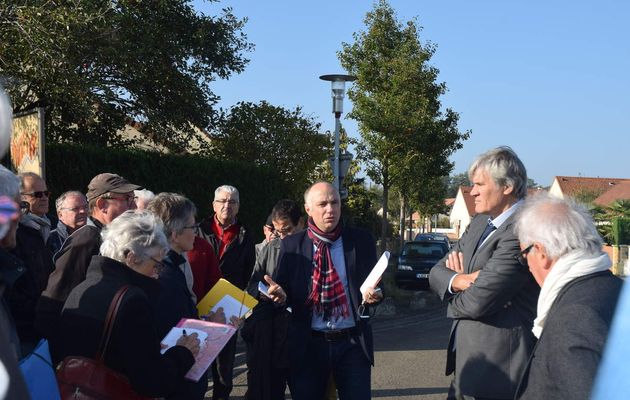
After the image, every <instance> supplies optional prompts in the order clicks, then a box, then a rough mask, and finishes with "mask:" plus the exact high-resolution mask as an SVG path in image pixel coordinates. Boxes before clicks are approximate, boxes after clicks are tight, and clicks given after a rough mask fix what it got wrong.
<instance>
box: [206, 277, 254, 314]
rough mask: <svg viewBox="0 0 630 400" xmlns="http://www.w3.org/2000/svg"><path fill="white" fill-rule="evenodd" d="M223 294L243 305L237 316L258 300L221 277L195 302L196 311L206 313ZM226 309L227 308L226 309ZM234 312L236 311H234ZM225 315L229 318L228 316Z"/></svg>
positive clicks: (221, 298)
mask: <svg viewBox="0 0 630 400" xmlns="http://www.w3.org/2000/svg"><path fill="white" fill-rule="evenodd" d="M225 296H230V297H232V298H233V299H232V302H234V301H236V302H238V303H239V304H242V305H243V306H245V307H241V310H239V311H238V312H237V313H238V314H239V315H237V316H238V317H242V316H243V315H244V314H245V313H246V312H247V311H248V310H251V309H252V308H254V307H255V306H256V304H258V300H256V299H255V298H253V297H252V296H251V295H249V294H248V293H247V292H245V291H244V290H241V289H239V288H238V287H236V286H234V285H233V284H231V283H230V282H229V281H227V280H225V279H223V278H221V279H219V281H218V282H217V283H216V284H215V285H214V286H213V287H212V289H210V291H209V292H208V293H207V294H206V295H205V296H204V297H203V299H201V301H200V302H199V303H197V311H198V312H199V315H206V314H208V312H210V310H212V308H213V307H214V306H215V305H216V304H217V303H219V302H220V301H221V300H223V298H224V297H225ZM226 311H227V310H226ZM235 314H236V313H235ZM226 316H227V318H228V321H229V320H230V319H229V316H228V315H227V312H226Z"/></svg>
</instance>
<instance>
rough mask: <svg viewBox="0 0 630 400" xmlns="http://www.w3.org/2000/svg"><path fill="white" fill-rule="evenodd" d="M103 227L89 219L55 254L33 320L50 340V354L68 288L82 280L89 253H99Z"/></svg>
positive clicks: (73, 286) (92, 254)
mask: <svg viewBox="0 0 630 400" xmlns="http://www.w3.org/2000/svg"><path fill="white" fill-rule="evenodd" d="M102 228H103V224H101V223H100V222H99V221H97V220H95V219H93V218H91V217H90V218H88V223H87V224H86V225H84V226H82V227H81V228H79V229H77V230H76V231H74V232H72V234H71V235H70V236H68V239H66V241H65V242H64V244H63V246H62V248H61V250H59V251H58V252H57V253H56V254H55V270H54V271H53V272H52V273H51V274H50V277H49V278H48V285H47V286H46V289H45V290H44V292H43V293H42V296H41V297H40V299H39V302H38V304H37V315H36V320H35V326H36V328H37V329H38V330H39V331H40V332H41V333H42V334H43V335H44V337H46V338H48V339H49V342H50V350H51V353H54V347H55V345H56V341H57V338H55V332H54V328H55V327H56V326H57V325H58V323H59V314H60V313H61V308H62V307H63V303H64V302H65V301H66V299H67V298H68V295H69V294H70V291H72V289H74V288H75V286H77V285H78V284H79V283H81V282H83V280H84V279H85V274H86V271H87V268H88V265H89V263H90V260H91V259H92V256H95V255H97V254H98V253H99V251H100V247H101V229H102Z"/></svg>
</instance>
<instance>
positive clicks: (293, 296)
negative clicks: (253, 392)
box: [265, 182, 383, 400]
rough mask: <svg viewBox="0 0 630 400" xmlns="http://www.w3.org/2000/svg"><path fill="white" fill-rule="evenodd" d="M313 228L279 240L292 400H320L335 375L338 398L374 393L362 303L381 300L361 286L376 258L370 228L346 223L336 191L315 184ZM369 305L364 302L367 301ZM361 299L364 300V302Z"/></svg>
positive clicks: (278, 287)
mask: <svg viewBox="0 0 630 400" xmlns="http://www.w3.org/2000/svg"><path fill="white" fill-rule="evenodd" d="M304 201H305V205H304V207H305V209H306V213H307V214H308V216H309V219H308V229H306V230H304V231H301V232H298V233H295V234H293V235H291V236H288V237H286V238H285V239H283V240H282V243H281V245H280V256H279V262H278V267H277V269H276V271H275V279H276V281H277V283H276V282H274V281H273V280H271V278H270V277H269V276H266V277H265V279H266V280H267V282H268V283H269V284H270V287H269V293H270V294H271V296H272V299H273V300H274V301H276V302H279V303H285V302H286V304H287V305H288V306H289V307H291V309H292V313H293V315H292V318H291V320H290V322H289V335H288V338H289V339H288V340H289V344H288V347H289V362H290V370H289V389H290V390H291V396H292V398H293V399H295V400H305V399H313V400H321V399H322V398H324V392H325V390H326V384H327V382H328V378H329V376H330V375H331V374H332V376H333V378H334V380H335V383H336V385H337V390H338V394H339V398H340V399H341V400H347V399H369V398H370V375H371V365H373V364H374V354H373V346H372V329H371V327H370V325H369V319H367V318H362V316H366V315H367V314H366V313H364V314H361V312H360V310H359V309H363V308H364V307H365V304H367V305H369V304H374V303H377V302H379V301H381V300H382V298H383V296H382V294H381V292H380V290H378V289H374V288H368V290H367V291H366V292H365V293H364V294H362V293H361V291H360V290H359V288H360V286H361V284H362V283H363V281H364V280H365V279H366V278H367V276H368V274H369V273H370V271H371V270H372V268H373V267H374V265H375V264H376V247H375V244H374V240H373V239H372V236H371V235H370V234H369V233H368V232H365V231H362V230H359V229H354V228H349V227H343V226H342V224H340V223H339V219H340V217H341V200H340V197H339V192H338V191H337V189H335V188H334V187H333V186H332V185H331V184H329V183H327V182H318V183H316V184H314V185H313V186H311V187H310V188H309V189H308V190H307V191H306V193H305V194H304ZM364 303H365V304H364ZM362 304H363V306H362Z"/></svg>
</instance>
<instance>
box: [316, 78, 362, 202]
mask: <svg viewBox="0 0 630 400" xmlns="http://www.w3.org/2000/svg"><path fill="white" fill-rule="evenodd" d="M319 79H321V80H323V81H329V82H331V84H332V99H333V113H334V114H335V154H334V158H333V160H332V161H333V162H332V165H333V175H334V181H333V186H334V187H335V188H337V190H339V193H340V194H341V192H342V188H341V180H342V177H343V176H345V174H346V172H347V168H348V167H349V166H350V163H349V162H347V163H344V164H345V165H346V171H344V172H343V173H341V165H340V164H341V163H340V155H339V135H340V134H341V114H342V113H343V97H344V95H345V91H346V82H352V81H355V80H356V79H357V78H356V77H355V76H352V75H339V74H335V75H322V76H320V77H319ZM348 156H349V159H350V160H352V154H350V153H346V154H344V159H348ZM343 194H344V195H342V196H341V197H342V198H345V197H346V196H347V192H345V191H344V193H343Z"/></svg>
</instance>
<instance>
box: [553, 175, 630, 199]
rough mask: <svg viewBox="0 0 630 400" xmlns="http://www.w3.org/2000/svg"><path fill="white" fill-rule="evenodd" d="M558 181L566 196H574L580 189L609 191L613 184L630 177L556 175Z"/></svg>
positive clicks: (629, 180)
mask: <svg viewBox="0 0 630 400" xmlns="http://www.w3.org/2000/svg"><path fill="white" fill-rule="evenodd" d="M555 179H556V181H557V182H558V185H559V186H560V190H562V194H564V195H565V196H574V195H575V194H578V193H579V192H580V191H590V192H601V193H600V194H603V193H604V192H607V191H608V190H609V189H611V188H612V187H613V186H615V185H617V184H619V183H622V182H630V179H622V178H586V177H581V176H556V178H555Z"/></svg>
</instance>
